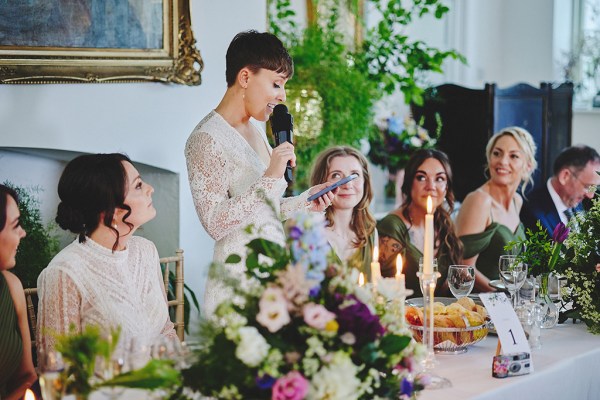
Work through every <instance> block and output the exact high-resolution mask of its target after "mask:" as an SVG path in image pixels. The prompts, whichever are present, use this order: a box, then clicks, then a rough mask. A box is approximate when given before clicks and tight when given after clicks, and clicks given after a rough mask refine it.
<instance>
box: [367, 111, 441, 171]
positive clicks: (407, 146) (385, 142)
mask: <svg viewBox="0 0 600 400" xmlns="http://www.w3.org/2000/svg"><path fill="white" fill-rule="evenodd" d="M436 120H437V126H438V128H437V130H436V133H435V135H434V136H430V135H429V132H427V130H426V129H425V128H423V126H422V124H423V119H421V120H420V121H419V123H417V122H416V121H415V120H414V119H413V118H412V117H405V118H404V119H401V118H399V117H396V116H392V117H389V118H387V119H386V120H385V124H383V126H380V127H379V131H378V134H375V135H374V136H373V137H372V138H371V139H369V143H370V145H371V149H370V150H369V154H368V157H369V159H370V160H371V162H372V163H373V164H375V165H379V166H381V167H383V168H387V169H388V170H389V171H390V172H391V173H396V172H397V171H398V170H400V169H403V168H404V167H405V166H406V163H407V162H408V159H409V158H410V156H411V155H412V154H413V153H414V152H415V151H417V150H419V149H431V148H434V147H435V145H436V144H437V140H438V138H439V134H440V131H441V127H442V124H441V120H440V117H439V115H436Z"/></svg>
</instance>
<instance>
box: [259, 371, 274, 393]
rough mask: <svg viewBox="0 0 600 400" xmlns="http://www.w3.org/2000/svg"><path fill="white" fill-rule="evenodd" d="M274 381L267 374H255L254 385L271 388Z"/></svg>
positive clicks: (264, 388) (263, 388)
mask: <svg viewBox="0 0 600 400" xmlns="http://www.w3.org/2000/svg"><path fill="white" fill-rule="evenodd" d="M275 381H276V379H275V378H273V377H272V376H271V375H269V374H264V375H261V376H257V377H256V379H255V382H256V386H258V388H259V389H262V390H266V389H271V388H272V387H273V385H274V384H275Z"/></svg>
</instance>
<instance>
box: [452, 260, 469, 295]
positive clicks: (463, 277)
mask: <svg viewBox="0 0 600 400" xmlns="http://www.w3.org/2000/svg"><path fill="white" fill-rule="evenodd" d="M474 285H475V268H473V267H472V266H470V265H450V267H448V287H449V288H450V291H451V292H452V295H453V296H454V297H456V298H457V299H460V298H461V297H465V296H468V295H469V293H471V290H473V286H474Z"/></svg>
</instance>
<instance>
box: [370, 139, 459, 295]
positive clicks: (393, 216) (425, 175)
mask: <svg viewBox="0 0 600 400" xmlns="http://www.w3.org/2000/svg"><path fill="white" fill-rule="evenodd" d="M402 193H403V194H404V196H405V200H404V203H402V205H401V206H400V207H399V208H397V209H396V210H394V211H392V212H391V213H390V214H388V215H387V216H385V218H383V219H382V220H381V221H379V223H378V224H377V230H378V231H379V248H380V253H379V261H380V262H381V273H382V275H383V276H388V277H389V276H394V275H395V273H396V257H397V255H398V254H402V259H403V261H404V266H403V271H402V272H403V273H404V274H405V275H406V287H407V288H408V289H411V290H413V291H414V293H413V296H421V289H420V286H419V278H418V277H417V272H418V271H419V259H420V258H421V257H422V256H423V246H424V241H425V214H426V213H427V197H428V196H431V200H432V205H433V219H434V227H435V232H434V257H436V258H437V260H438V270H439V272H440V274H441V279H440V281H439V284H438V285H437V286H436V294H437V295H446V294H448V287H447V284H445V281H446V277H447V275H448V266H449V265H451V264H460V261H461V260H462V252H463V245H462V242H461V241H460V239H459V238H458V236H457V235H456V233H455V231H454V224H453V223H452V219H451V218H450V214H451V213H452V211H453V209H454V194H453V192H452V170H451V169H450V162H449V160H448V156H447V155H446V154H445V153H443V152H441V151H439V150H433V149H423V150H419V151H417V152H415V153H414V154H413V155H412V156H411V157H410V159H409V160H408V164H407V165H406V169H405V175H404V183H403V184H402Z"/></svg>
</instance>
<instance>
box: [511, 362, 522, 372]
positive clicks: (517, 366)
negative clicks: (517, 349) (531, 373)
mask: <svg viewBox="0 0 600 400" xmlns="http://www.w3.org/2000/svg"><path fill="white" fill-rule="evenodd" d="M508 369H509V370H510V372H513V373H514V372H519V370H520V369H521V364H519V363H512V364H510V367H509V368H508Z"/></svg>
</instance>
